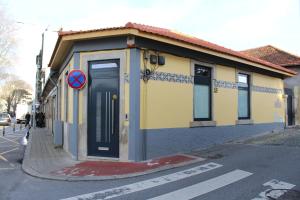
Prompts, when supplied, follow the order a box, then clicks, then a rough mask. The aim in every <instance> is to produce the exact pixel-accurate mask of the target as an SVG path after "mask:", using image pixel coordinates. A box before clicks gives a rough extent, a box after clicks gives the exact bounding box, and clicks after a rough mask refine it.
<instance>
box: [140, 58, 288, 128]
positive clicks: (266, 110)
mask: <svg viewBox="0 0 300 200" xmlns="http://www.w3.org/2000/svg"><path fill="white" fill-rule="evenodd" d="M163 55H164V56H165V61H166V63H165V65H164V66H163V67H160V68H158V70H157V71H158V72H167V73H175V74H182V75H190V74H191V71H190V70H191V67H190V65H191V64H190V63H191V60H190V59H188V58H182V57H177V56H174V55H169V54H163ZM147 67H148V68H150V65H149V64H148V65H147ZM143 69H144V62H143V53H141V70H143ZM238 72H239V71H238V70H237V69H236V68H233V67H227V66H221V65H217V66H215V67H214V70H213V78H214V79H216V80H219V81H228V82H231V83H236V82H237V80H236V79H237V73H238ZM250 74H251V75H250V77H251V81H252V82H253V85H255V86H261V87H268V88H276V89H282V90H283V81H282V80H281V79H279V78H275V77H270V76H266V75H261V74H258V73H250ZM140 85H141V91H140V92H141V94H140V95H141V97H140V100H141V110H140V114H141V122H140V127H141V129H158V128H179V127H189V126H190V122H191V121H193V84H186V83H175V82H168V81H160V80H149V81H148V82H147V83H145V82H144V81H141V83H140ZM250 95H251V119H253V121H254V123H273V122H283V121H282V120H283V119H284V101H283V98H282V94H273V93H263V92H255V91H252V92H251V93H250ZM212 115H213V120H214V121H216V123H217V126H226V125H235V124H236V121H237V120H238V90H237V89H231V88H222V87H219V88H217V90H213V91H212Z"/></svg>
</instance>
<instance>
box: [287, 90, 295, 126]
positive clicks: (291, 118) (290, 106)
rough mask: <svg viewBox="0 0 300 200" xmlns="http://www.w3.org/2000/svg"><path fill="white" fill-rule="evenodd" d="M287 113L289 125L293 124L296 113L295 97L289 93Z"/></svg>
mask: <svg viewBox="0 0 300 200" xmlns="http://www.w3.org/2000/svg"><path fill="white" fill-rule="evenodd" d="M287 115H288V125H289V126H291V125H293V121H294V115H293V97H292V96H291V95H288V97H287Z"/></svg>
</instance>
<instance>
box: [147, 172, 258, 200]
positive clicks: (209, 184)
mask: <svg viewBox="0 0 300 200" xmlns="http://www.w3.org/2000/svg"><path fill="white" fill-rule="evenodd" d="M250 175H252V173H250V172H246V171H243V170H239V169H237V170H234V171H231V172H229V173H226V174H223V175H221V176H218V177H215V178H212V179H209V180H206V181H203V182H200V183H197V184H195V185H192V186H189V187H185V188H182V189H180V190H176V191H174V192H170V193H167V194H164V195H161V196H157V197H154V198H151V199H149V200H174V199H180V200H188V199H192V198H195V197H198V196H201V195H203V194H206V193H208V192H211V191H213V190H216V189H219V188H221V187H224V186H226V185H229V184H232V183H234V182H236V181H239V180H241V179H244V178H246V177H248V176H250Z"/></svg>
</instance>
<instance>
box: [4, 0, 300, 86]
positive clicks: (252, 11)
mask: <svg viewBox="0 0 300 200" xmlns="http://www.w3.org/2000/svg"><path fill="white" fill-rule="evenodd" d="M0 2H2V5H3V4H4V5H5V7H6V8H7V10H8V12H9V14H10V15H11V16H12V17H13V19H14V20H15V21H22V22H24V23H25V24H18V27H19V31H18V38H19V41H20V45H19V48H18V58H17V59H16V63H15V65H16V66H19V65H22V66H24V65H25V67H26V69H27V70H26V71H27V72H28V74H26V78H25V79H26V80H27V81H30V82H32V83H34V82H33V79H34V77H35V72H33V71H34V69H35V55H36V54H37V53H38V51H39V48H40V46H41V33H42V32H43V31H44V30H45V28H46V27H48V29H49V31H48V33H49V35H52V36H51V37H50V36H49V37H48V38H47V41H46V43H47V45H48V52H49V53H48V54H49V55H50V54H51V51H52V46H53V45H51V44H52V43H54V42H55V39H56V38H55V33H53V32H50V31H51V30H58V29H59V28H60V27H62V28H63V29H64V30H70V29H73V30H82V29H93V28H101V27H111V26H123V25H124V24H125V23H126V22H128V21H132V22H137V23H143V24H148V25H153V26H159V27H164V28H169V29H173V30H176V31H179V32H182V33H186V34H190V35H193V36H196V37H199V38H201V39H204V40H207V41H210V42H213V43H216V44H219V45H222V46H225V47H227V48H231V49H234V50H243V49H248V48H253V47H258V46H263V45H267V44H272V45H274V46H277V47H279V48H281V49H283V50H286V51H288V52H291V53H294V54H298V55H300V0H243V1H242V0H214V1H212V0H184V1H180V0H173V1H159V0H151V1H141V0H138V1H133V0H132V1H114V0H110V1H102V0H85V1H82V0H48V1H42V0H26V1H24V0H0ZM51 33H52V34H51ZM53 35H54V36H53ZM50 38H51V39H50ZM44 62H47V61H44ZM16 72H17V73H18V74H20V75H22V76H24V68H23V69H22V70H21V69H20V68H18V67H16ZM27 72H26V73H27Z"/></svg>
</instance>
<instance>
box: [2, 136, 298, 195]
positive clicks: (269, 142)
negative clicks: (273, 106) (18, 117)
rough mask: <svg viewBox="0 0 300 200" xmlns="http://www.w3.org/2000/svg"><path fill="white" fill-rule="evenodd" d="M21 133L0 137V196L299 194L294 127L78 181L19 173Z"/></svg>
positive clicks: (296, 141)
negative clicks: (179, 161) (171, 163)
mask: <svg viewBox="0 0 300 200" xmlns="http://www.w3.org/2000/svg"><path fill="white" fill-rule="evenodd" d="M22 135H23V132H22V131H21V132H16V133H12V131H10V132H9V131H8V132H7V134H6V135H5V136H4V137H3V136H1V137H0V199H1V200H2V199H3V200H27V199H28V200H29V199H30V200H35V199H44V200H47V199H49V200H50V199H66V198H70V197H74V198H70V199H82V200H83V199H89V200H90V199H138V200H142V199H153V200H158V199H164V200H165V199H166V200H168V199H203V200H218V199H226V200H227V199H228V200H244V199H245V200H247V199H249V200H264V199H269V198H267V197H266V196H270V197H271V198H270V199H272V198H273V199H294V200H295V199H300V196H298V197H296V195H297V194H298V193H297V190H300V148H299V147H300V132H299V131H298V130H286V131H285V133H284V134H275V135H274V136H273V137H270V136H265V137H260V138H256V139H252V140H248V141H246V142H235V143H230V144H225V145H220V146H215V147H213V148H211V149H208V150H203V151H198V152H193V153H192V154H193V155H196V156H200V157H203V158H206V160H205V161H202V162H199V163H195V164H191V165H188V166H184V167H178V168H175V169H170V170H165V171H161V172H156V173H152V174H148V175H144V176H138V177H133V178H126V179H117V180H106V181H78V182H66V181H53V180H45V179H40V178H35V177H32V176H29V175H27V174H25V173H23V171H22V170H21V164H20V159H21V157H22V148H20V147H19V144H18V142H19V140H20V138H21V137H22ZM271 189H273V190H271ZM282 189H285V190H282ZM78 195H79V196H78ZM293 195H294V197H291V196H293ZM75 196H77V197H75ZM288 196H289V197H288Z"/></svg>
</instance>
